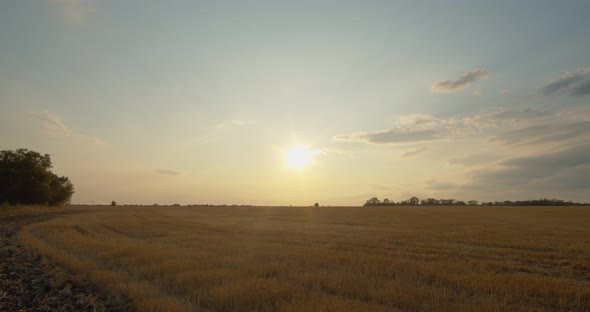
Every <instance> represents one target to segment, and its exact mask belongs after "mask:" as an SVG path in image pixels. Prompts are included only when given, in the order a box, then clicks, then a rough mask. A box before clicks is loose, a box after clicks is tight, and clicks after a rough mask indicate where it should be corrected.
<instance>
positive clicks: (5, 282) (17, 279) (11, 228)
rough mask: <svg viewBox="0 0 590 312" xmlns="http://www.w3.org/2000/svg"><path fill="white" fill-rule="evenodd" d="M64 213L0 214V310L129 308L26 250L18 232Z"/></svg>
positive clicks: (127, 309)
mask: <svg viewBox="0 0 590 312" xmlns="http://www.w3.org/2000/svg"><path fill="white" fill-rule="evenodd" d="M63 214H64V213H44V214H34V215H23V216H10V217H0V311H7V312H9V311H93V312H95V311H130V305H129V303H128V302H127V301H125V300H124V299H121V298H114V297H112V296H110V295H109V294H107V293H105V292H103V291H100V290H99V289H97V288H96V287H95V286H93V285H91V284H89V283H87V282H82V283H80V282H77V283H75V282H73V279H72V275H71V274H69V273H68V272H66V271H64V270H63V269H61V268H59V267H57V266H55V265H52V264H50V263H48V262H46V261H44V260H42V259H40V258H38V257H35V256H33V255H32V254H31V253H30V252H28V251H27V250H25V249H24V248H23V247H22V246H21V245H20V244H19V242H18V240H17V238H16V234H17V233H18V230H19V229H20V228H21V227H22V226H23V225H26V224H29V223H35V222H41V221H44V220H48V219H51V218H55V217H57V216H59V215H63Z"/></svg>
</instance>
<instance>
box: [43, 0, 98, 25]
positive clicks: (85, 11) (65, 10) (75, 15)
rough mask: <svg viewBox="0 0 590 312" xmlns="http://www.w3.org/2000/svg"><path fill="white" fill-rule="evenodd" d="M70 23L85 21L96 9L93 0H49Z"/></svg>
mask: <svg viewBox="0 0 590 312" xmlns="http://www.w3.org/2000/svg"><path fill="white" fill-rule="evenodd" d="M47 2H49V3H50V4H51V5H53V6H54V7H55V8H57V9H58V10H59V13H60V14H61V15H62V16H63V18H64V19H65V20H66V21H67V22H70V23H79V22H83V21H85V20H86V19H87V18H88V16H89V15H90V14H92V13H93V12H94V11H95V9H94V3H93V1H92V0H47Z"/></svg>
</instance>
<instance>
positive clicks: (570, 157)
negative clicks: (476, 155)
mask: <svg viewBox="0 0 590 312" xmlns="http://www.w3.org/2000/svg"><path fill="white" fill-rule="evenodd" d="M498 165H499V166H498V167H496V168H490V169H485V170H480V171H475V172H473V173H472V174H471V177H472V182H471V183H470V186H471V187H474V188H479V189H488V188H493V189H496V188H497V187H498V186H508V187H510V186H523V185H528V186H529V187H534V184H544V185H545V186H547V187H549V188H556V189H557V188H559V189H561V187H560V186H559V185H558V184H556V183H548V182H550V180H552V179H555V178H556V177H558V176H560V179H564V177H563V175H564V174H566V175H567V174H568V173H569V175H570V176H571V175H572V174H573V176H577V180H579V178H580V177H579V173H576V168H579V167H580V166H581V167H582V168H583V169H584V172H588V170H587V167H588V166H589V165H590V144H586V145H580V146H574V147H569V148H565V149H561V150H557V151H552V152H544V153H539V154H537V155H528V156H519V157H513V158H509V159H506V160H503V161H501V162H499V163H498ZM586 178H590V176H586ZM565 179H567V177H566V178H565Z"/></svg>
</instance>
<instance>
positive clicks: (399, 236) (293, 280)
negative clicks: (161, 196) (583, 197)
mask: <svg viewBox="0 0 590 312" xmlns="http://www.w3.org/2000/svg"><path fill="white" fill-rule="evenodd" d="M76 209H78V210H79V209H80V208H76ZM87 209H88V212H87V213H78V214H71V215H65V216H63V217H60V218H57V219H53V220H49V221H46V222H43V223H38V224H33V225H29V226H26V227H24V228H22V229H21V231H20V233H19V240H20V241H21V243H22V244H23V245H25V246H26V247H27V248H29V249H31V250H32V251H33V252H34V253H37V254H39V255H41V256H43V257H46V258H48V259H49V260H51V261H53V262H56V263H57V264H59V265H61V266H63V267H65V268H67V269H68V270H70V271H71V272H73V273H74V274H76V276H77V278H79V279H88V280H90V281H91V282H92V283H94V284H96V285H97V286H99V287H100V288H103V289H105V290H107V291H109V292H111V293H113V294H114V295H120V296H122V297H127V298H129V299H130V300H131V301H132V302H133V304H134V306H135V309H136V310H138V311H396V310H400V311H418V310H421V311H440V310H459V311H507V310H526V311H529V310H532V311H543V310H544V311H556V310H563V311H589V310H590V208H589V207H422V206H415V207H321V208H312V207H292V208H291V207H145V206H144V207H88V208H87Z"/></svg>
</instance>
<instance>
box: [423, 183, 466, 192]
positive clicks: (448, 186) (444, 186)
mask: <svg viewBox="0 0 590 312" xmlns="http://www.w3.org/2000/svg"><path fill="white" fill-rule="evenodd" d="M426 186H427V187H428V188H429V189H432V190H437V191H449V190H456V189H459V188H461V185H459V184H456V183H444V182H438V181H436V180H428V181H426Z"/></svg>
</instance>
